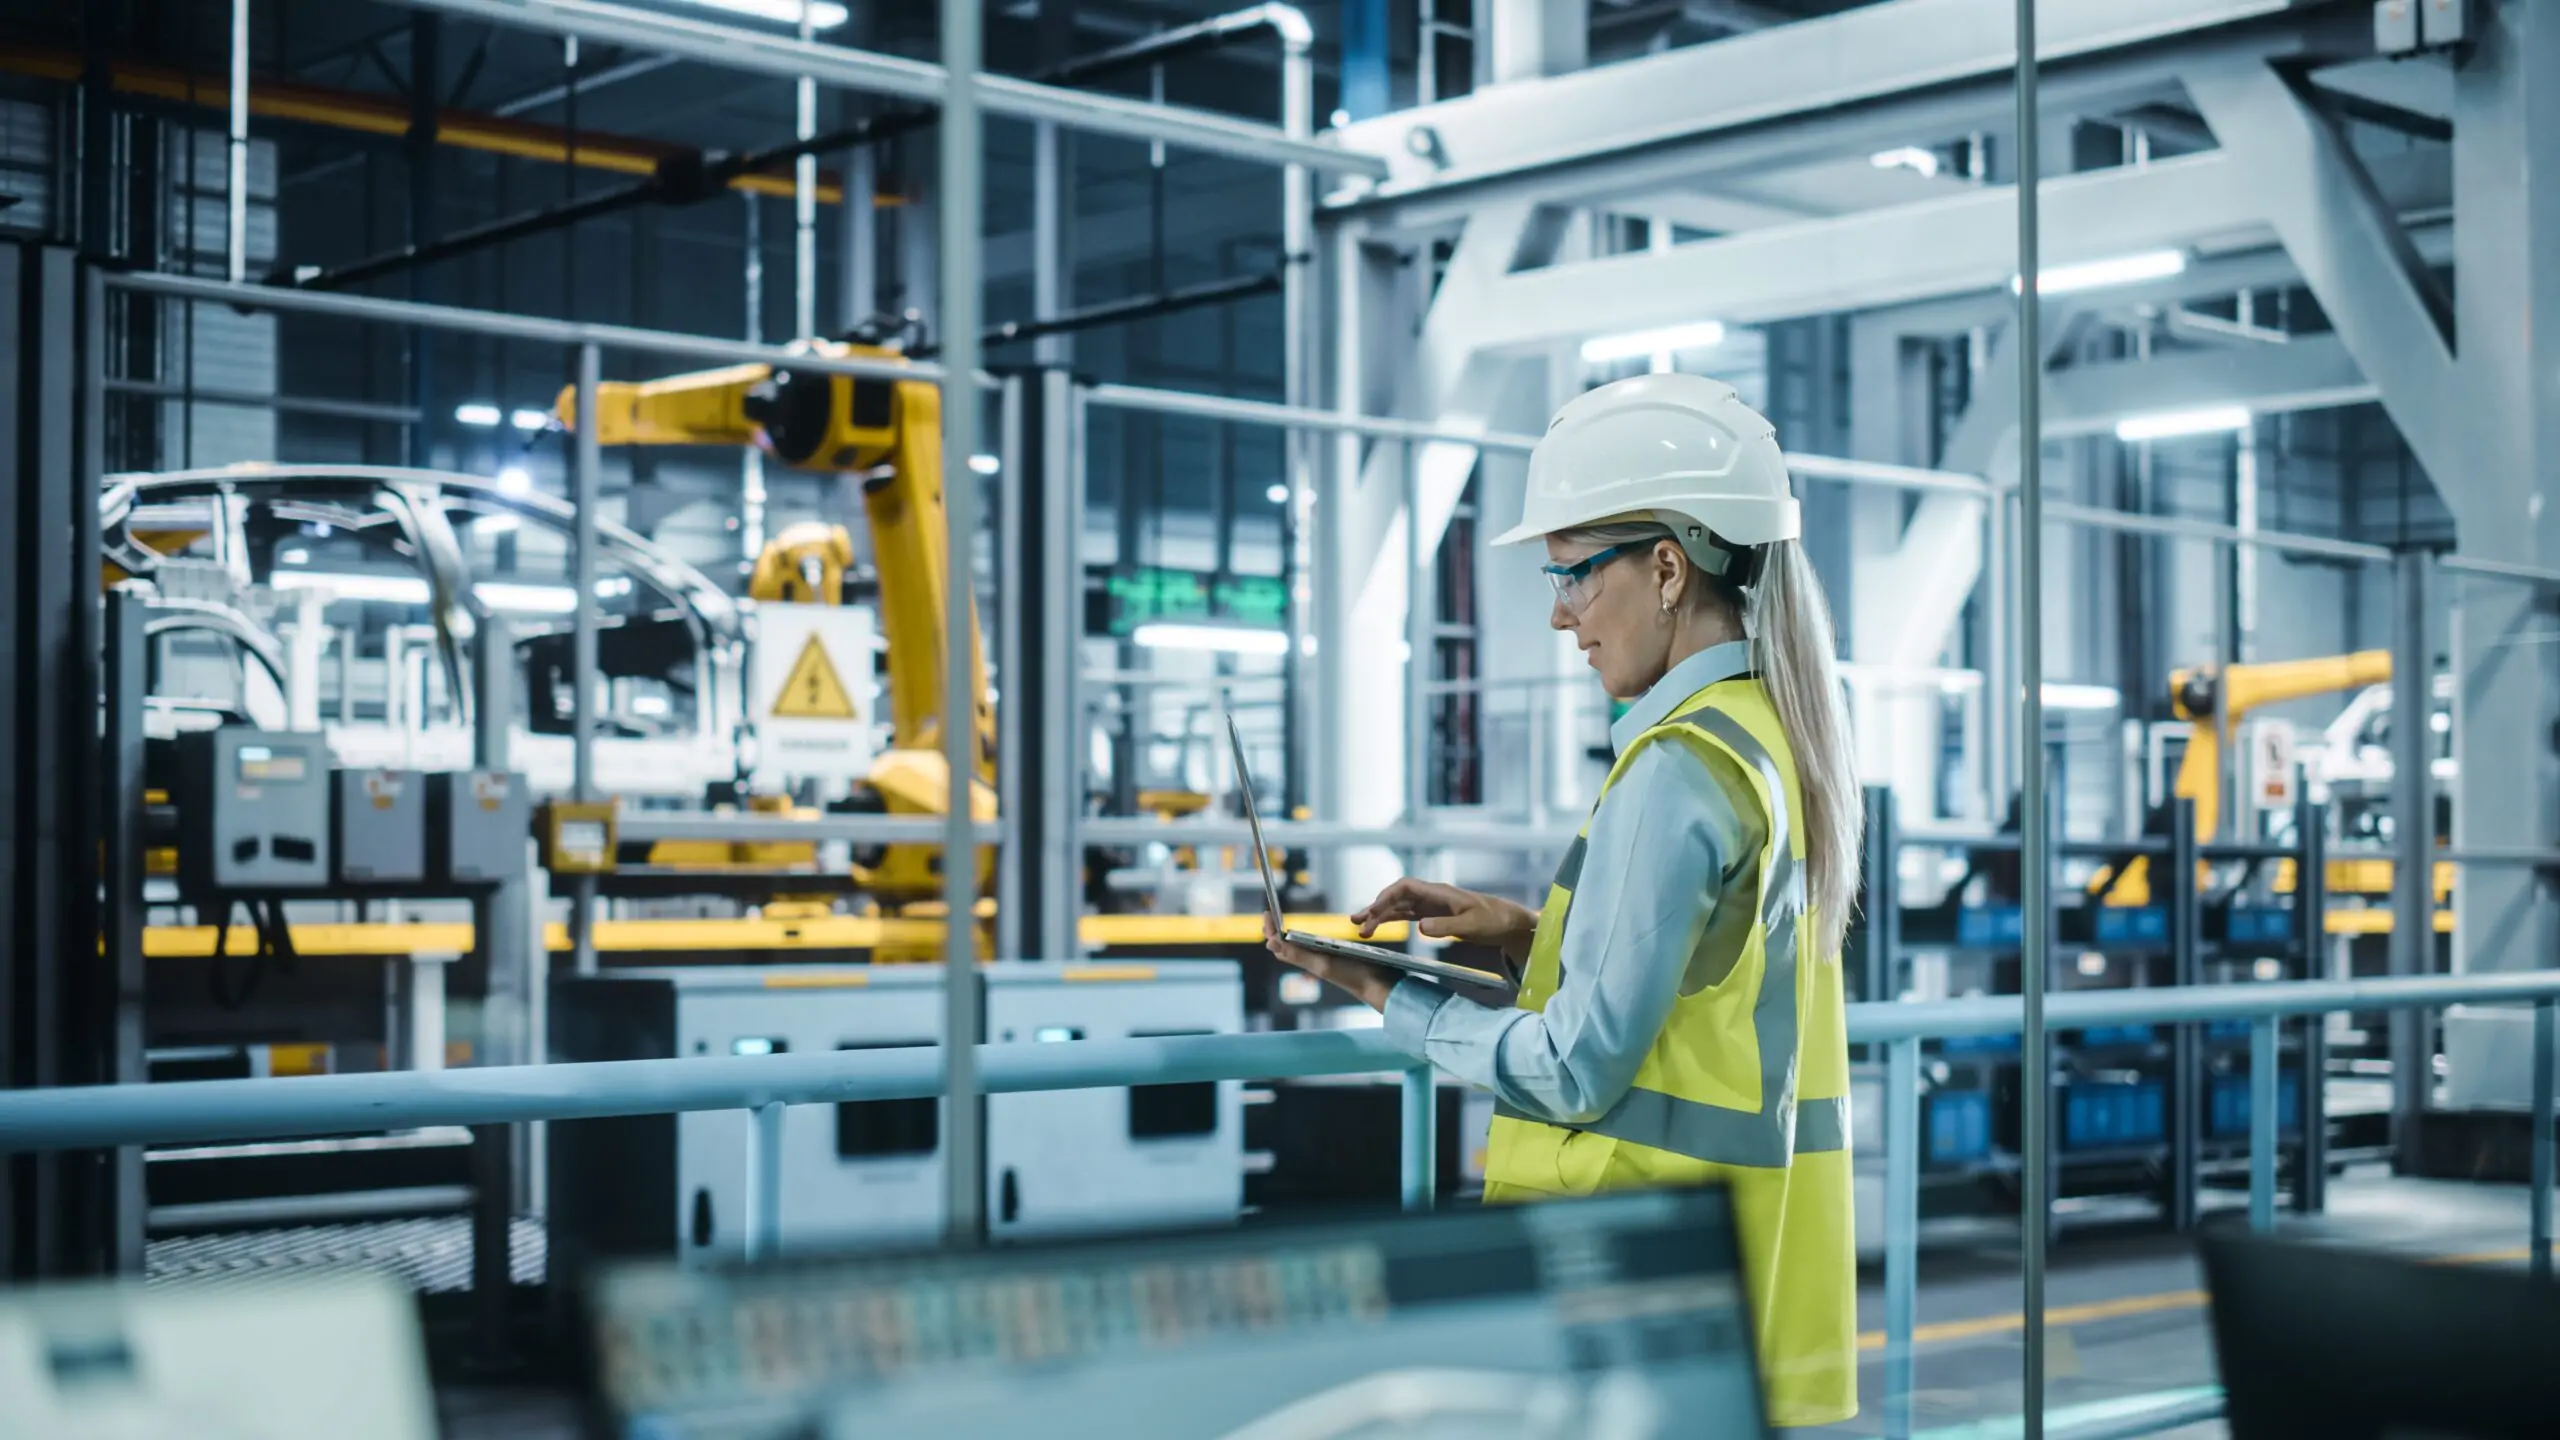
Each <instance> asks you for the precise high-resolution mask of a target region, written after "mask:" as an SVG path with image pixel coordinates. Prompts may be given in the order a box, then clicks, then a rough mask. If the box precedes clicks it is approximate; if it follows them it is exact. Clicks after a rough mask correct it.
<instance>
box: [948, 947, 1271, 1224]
mask: <svg viewBox="0 0 2560 1440" xmlns="http://www.w3.org/2000/svg"><path fill="white" fill-rule="evenodd" d="M997 968H998V970H999V972H1004V971H1011V972H1013V973H1011V974H999V975H998V976H997V977H996V978H995V979H994V980H993V983H991V984H990V985H989V986H988V991H987V1035H988V1039H989V1040H990V1041H992V1042H994V1043H996V1044H1015V1045H1019V1044H1047V1043H1058V1042H1072V1041H1077V1040H1122V1039H1130V1038H1140V1037H1151V1036H1170V1035H1227V1034H1233V1033H1235V1032H1237V1031H1240V1030H1242V1029H1243V1028H1244V989H1243V982H1242V980H1241V978H1240V974H1239V971H1238V970H1237V967H1236V966H1235V965H1234V964H1233V963H1232V962H1229V961H1176V962H1169V963H1159V964H1151V965H1108V964H1098V965H1022V966H999V967H997ZM987 1179H988V1187H989V1194H988V1197H987V1215H988V1229H989V1232H990V1233H991V1234H992V1235H994V1236H995V1237H997V1238H999V1239H1005V1238H1029V1237H1033V1236H1047V1235H1065V1234H1076V1233H1085V1232H1092V1231H1098V1230H1112V1229H1131V1228H1144V1227H1152V1226H1196V1225H1203V1224H1214V1223H1218V1222H1223V1221H1232V1220H1234V1219H1235V1218H1236V1216H1237V1214H1238V1213H1239V1212H1240V1210H1241V1208H1242V1206H1243V1203H1244V1099H1243V1087H1242V1086H1241V1085H1240V1084H1238V1083H1237V1082H1234V1081H1226V1082H1222V1083H1204V1084H1197V1085H1145V1086H1139V1087H1136V1088H1134V1089H1127V1090H1058V1091H1050V1092H1045V1093H1035V1094H1024V1095H996V1096H991V1097H989V1098H988V1100H987Z"/></svg>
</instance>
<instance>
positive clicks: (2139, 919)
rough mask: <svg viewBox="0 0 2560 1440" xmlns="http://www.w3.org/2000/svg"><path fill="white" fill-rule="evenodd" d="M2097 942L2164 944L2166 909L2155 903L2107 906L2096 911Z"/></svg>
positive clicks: (2167, 929) (2167, 920)
mask: <svg viewBox="0 0 2560 1440" xmlns="http://www.w3.org/2000/svg"><path fill="white" fill-rule="evenodd" d="M2097 930H2098V943H2099V944H2101V945H2165V944H2167V943H2169V912H2168V911H2167V910H2165V909H2162V908H2161V907H2159V906H2157V905H2108V906H2102V907H2100V909H2099V910H2098V925H2097Z"/></svg>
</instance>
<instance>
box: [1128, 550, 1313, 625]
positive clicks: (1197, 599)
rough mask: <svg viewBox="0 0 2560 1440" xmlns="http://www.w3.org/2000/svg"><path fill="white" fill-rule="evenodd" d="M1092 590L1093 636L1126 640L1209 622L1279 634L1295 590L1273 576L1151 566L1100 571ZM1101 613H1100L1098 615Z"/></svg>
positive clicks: (1285, 620)
mask: <svg viewBox="0 0 2560 1440" xmlns="http://www.w3.org/2000/svg"><path fill="white" fill-rule="evenodd" d="M1097 578H1098V579H1099V580H1100V581H1101V583H1100V585H1099V586H1097V587H1093V588H1089V589H1087V590H1086V592H1085V593H1086V596H1087V597H1088V602H1089V603H1088V608H1087V612H1086V624H1085V628H1086V630H1087V631H1088V632H1089V633H1094V634H1102V635H1113V636H1126V635H1128V634H1129V633H1130V632H1131V631H1133V630H1135V629H1137V628H1138V627H1139V626H1141V625H1152V624H1156V623H1158V622H1162V621H1170V622H1174V623H1177V624H1180V623H1193V622H1200V621H1208V622H1213V623H1222V624H1228V625H1238V626H1245V627H1250V628H1255V629H1265V630H1277V629H1279V628H1281V627H1282V626H1283V625H1284V624H1286V623H1287V621H1288V617H1289V590H1288V587H1287V586H1285V585H1283V584H1282V583H1281V582H1280V579H1279V577H1277V576H1273V575H1229V576H1225V577H1223V578H1222V577H1219V576H1215V575H1210V574H1206V573H1204V572H1201V571H1197V570H1167V569H1163V568H1161V567H1157V566H1148V567H1144V568H1141V569H1137V570H1130V571H1119V570H1106V571H1099V572H1097ZM1097 612H1098V613H1097Z"/></svg>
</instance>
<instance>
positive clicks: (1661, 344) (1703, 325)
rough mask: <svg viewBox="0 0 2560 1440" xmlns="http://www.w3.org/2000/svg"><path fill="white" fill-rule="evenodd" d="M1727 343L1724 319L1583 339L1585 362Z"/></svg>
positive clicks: (1706, 348)
mask: <svg viewBox="0 0 2560 1440" xmlns="http://www.w3.org/2000/svg"><path fill="white" fill-rule="evenodd" d="M1723 343H1724V322H1722V321H1720V320H1700V321H1697V322H1696V323H1694V324H1689V325H1672V326H1667V327H1665V328H1663V329H1660V330H1637V331H1634V332H1631V333H1629V334H1625V335H1601V336H1596V337H1594V338H1592V339H1589V340H1585V341H1583V342H1582V363H1583V364H1585V365H1605V364H1607V363H1608V362H1610V361H1612V360H1633V359H1636V358H1637V357H1638V356H1643V355H1661V354H1666V353H1669V352H1671V351H1675V350H1709V349H1713V348H1714V347H1716V346H1718V345H1721V344H1723Z"/></svg>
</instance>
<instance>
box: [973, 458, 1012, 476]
mask: <svg viewBox="0 0 2560 1440" xmlns="http://www.w3.org/2000/svg"><path fill="white" fill-rule="evenodd" d="M969 468H970V469H972V470H975V471H977V472H978V473H979V474H981V475H993V474H994V473H996V472H997V471H998V470H1001V469H1003V468H1004V462H1003V461H1001V460H998V459H997V458H996V457H994V456H993V455H972V456H970V457H969Z"/></svg>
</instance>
